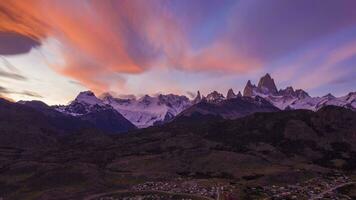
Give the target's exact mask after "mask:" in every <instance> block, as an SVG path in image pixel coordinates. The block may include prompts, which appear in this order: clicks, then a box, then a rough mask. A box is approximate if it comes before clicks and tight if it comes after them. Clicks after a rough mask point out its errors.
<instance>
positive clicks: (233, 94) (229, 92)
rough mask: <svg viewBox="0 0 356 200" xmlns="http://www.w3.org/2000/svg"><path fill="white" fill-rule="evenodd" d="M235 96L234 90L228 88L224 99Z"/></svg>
mask: <svg viewBox="0 0 356 200" xmlns="http://www.w3.org/2000/svg"><path fill="white" fill-rule="evenodd" d="M233 98H236V94H235V93H234V90H232V88H230V89H229V91H228V92H227V95H226V99H233Z"/></svg>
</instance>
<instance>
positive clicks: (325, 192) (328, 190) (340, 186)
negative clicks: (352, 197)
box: [309, 182, 355, 200]
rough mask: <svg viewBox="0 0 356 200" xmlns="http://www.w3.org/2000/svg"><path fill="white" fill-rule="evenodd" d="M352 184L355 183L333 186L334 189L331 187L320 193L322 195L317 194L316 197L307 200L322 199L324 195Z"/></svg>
mask: <svg viewBox="0 0 356 200" xmlns="http://www.w3.org/2000/svg"><path fill="white" fill-rule="evenodd" d="M352 184H355V182H347V183H342V184H339V185H336V186H334V187H332V188H329V189H327V190H325V191H324V192H322V193H319V194H318V195H316V196H314V197H312V198H310V199H309V200H316V199H320V198H322V197H323V196H324V195H326V194H328V193H330V192H332V191H334V190H336V189H339V188H342V187H344V186H347V185H352Z"/></svg>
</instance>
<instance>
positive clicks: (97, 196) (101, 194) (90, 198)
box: [84, 190, 214, 200]
mask: <svg viewBox="0 0 356 200" xmlns="http://www.w3.org/2000/svg"><path fill="white" fill-rule="evenodd" d="M135 192H137V193H138V194H139V193H145V192H147V193H160V194H168V195H184V196H190V197H194V198H199V199H201V200H214V199H212V198H208V197H203V196H199V195H195V194H186V193H173V192H166V191H156V190H154V191H153V190H152V191H151V190H147V191H130V190H118V191H114V192H107V193H100V194H95V195H91V196H88V197H86V198H84V200H95V199H98V198H100V197H104V196H108V195H115V194H120V193H131V194H132V193H135Z"/></svg>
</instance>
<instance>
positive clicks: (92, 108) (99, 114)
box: [54, 91, 136, 133]
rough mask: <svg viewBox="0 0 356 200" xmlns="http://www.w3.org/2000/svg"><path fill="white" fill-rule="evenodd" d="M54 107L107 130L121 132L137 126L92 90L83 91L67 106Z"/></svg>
mask: <svg viewBox="0 0 356 200" xmlns="http://www.w3.org/2000/svg"><path fill="white" fill-rule="evenodd" d="M54 108H55V109H56V110H57V111H59V112H61V113H64V114H67V115H69V116H73V117H76V118H78V119H81V120H84V121H88V122H90V123H91V124H93V125H94V126H95V127H96V128H98V129H100V130H103V131H106V132H111V133H120V132H127V131H129V130H133V129H135V128H136V126H135V125H133V124H132V123H131V122H130V121H129V120H127V119H126V118H125V117H124V116H122V115H121V114H120V113H119V112H117V111H116V110H115V109H114V108H113V107H112V106H111V105H108V104H105V103H104V102H103V101H102V100H100V99H98V98H97V97H96V96H95V95H94V93H92V92H90V91H86V92H81V93H80V94H79V95H78V96H77V97H76V99H75V100H74V101H72V102H71V103H70V104H69V105H67V106H55V107H54Z"/></svg>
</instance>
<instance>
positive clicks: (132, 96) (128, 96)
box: [9, 73, 356, 106]
mask: <svg viewBox="0 0 356 200" xmlns="http://www.w3.org/2000/svg"><path fill="white" fill-rule="evenodd" d="M266 74H267V73H266ZM268 74H270V73H268ZM271 77H272V79H273V76H272V75H271ZM248 81H251V83H252V85H256V86H257V84H258V81H259V80H258V81H253V80H247V81H246V83H247V82H248ZM274 81H276V80H274ZM276 87H277V89H278V90H281V89H286V88H287V87H292V88H293V89H294V91H295V90H298V89H301V90H304V89H302V88H295V87H293V86H286V87H283V88H281V87H278V84H276ZM230 89H232V90H233V91H234V93H235V94H238V92H241V93H242V94H243V91H244V87H243V88H242V89H241V90H236V89H234V88H229V89H227V90H226V91H225V92H221V91H218V90H214V89H211V90H210V91H207V92H202V91H201V90H197V91H195V92H194V93H188V92H186V93H185V94H176V93H163V92H156V93H152V94H118V93H116V92H114V91H111V92H110V91H108V92H103V93H101V94H97V93H95V92H94V91H91V90H89V89H87V90H82V91H80V92H78V93H77V94H76V95H74V96H73V98H72V99H70V100H69V101H68V102H66V103H59V104H48V103H46V102H45V101H42V100H41V99H31V100H35V101H42V102H44V103H46V104H47V105H51V106H52V105H67V104H69V103H70V102H71V101H73V100H74V99H75V98H76V97H77V96H78V95H79V94H80V93H82V92H89V91H90V92H93V93H94V95H95V96H96V97H97V98H99V99H100V96H102V95H104V94H107V93H108V94H110V95H112V96H113V97H114V98H119V99H139V98H142V97H144V96H145V95H148V96H151V97H157V96H159V95H170V94H173V95H179V96H185V97H187V98H188V99H190V100H193V99H194V98H195V97H196V95H197V92H198V91H199V92H200V94H201V95H202V96H207V95H208V94H210V93H212V92H214V91H216V92H218V93H220V94H222V95H223V96H224V97H225V98H226V95H227V93H228V90H230ZM304 91H306V90H304ZM306 92H307V93H308V94H309V95H310V96H311V97H323V96H326V95H329V94H331V95H333V96H335V97H342V96H346V95H348V94H349V93H353V92H356V90H355V91H349V92H347V93H345V94H341V95H334V94H333V93H331V92H329V93H325V94H323V95H320V96H314V95H311V94H310V93H309V92H308V91H306ZM9 100H12V99H9ZM31 100H29V101H31ZM19 101H24V100H22V99H19V100H16V101H14V102H19ZM25 101H26V100H25Z"/></svg>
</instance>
